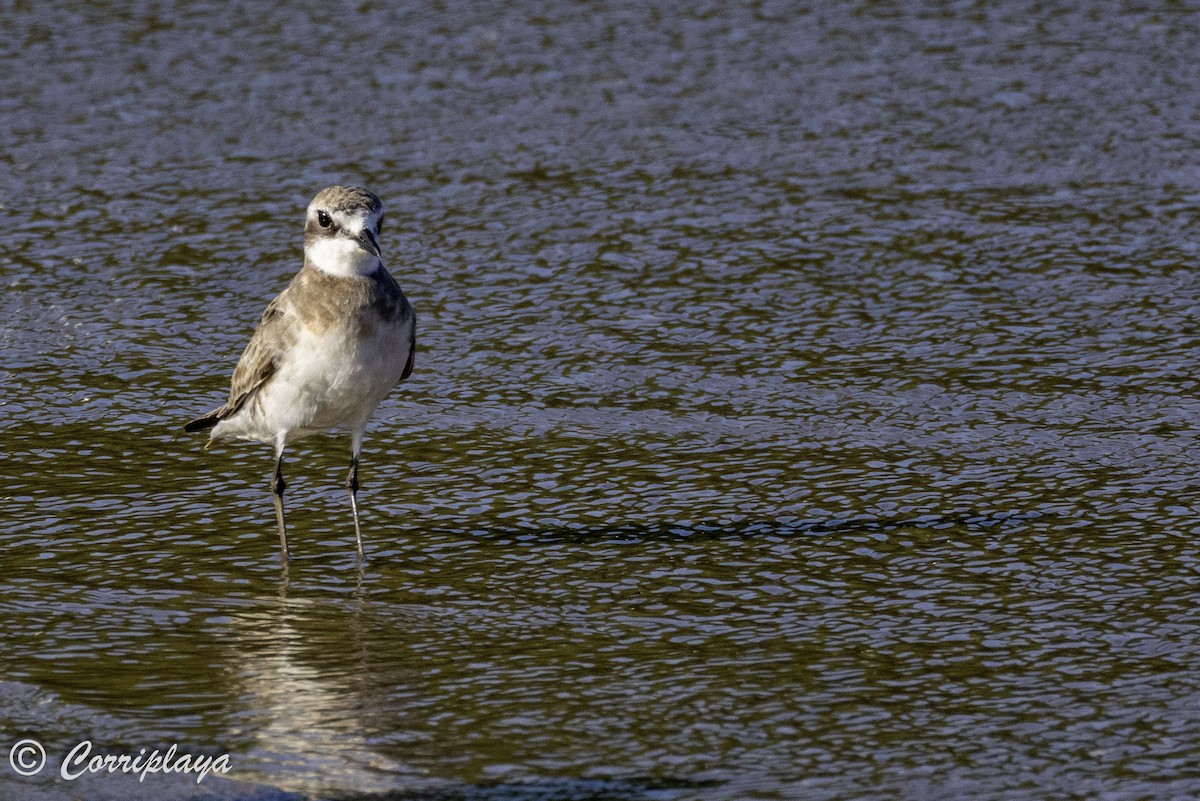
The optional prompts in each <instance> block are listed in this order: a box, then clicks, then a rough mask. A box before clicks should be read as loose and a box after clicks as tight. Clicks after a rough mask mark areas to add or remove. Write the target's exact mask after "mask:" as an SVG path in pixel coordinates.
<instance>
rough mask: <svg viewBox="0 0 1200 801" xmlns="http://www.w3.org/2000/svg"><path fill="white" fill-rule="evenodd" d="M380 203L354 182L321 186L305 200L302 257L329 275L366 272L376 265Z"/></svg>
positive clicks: (377, 267) (378, 260)
mask: <svg viewBox="0 0 1200 801" xmlns="http://www.w3.org/2000/svg"><path fill="white" fill-rule="evenodd" d="M382 226H383V204H382V203H380V202H379V198H377V197H375V195H373V194H371V193H370V192H368V191H367V190H365V189H362V188H361V187H357V186H331V187H329V188H328V189H322V190H321V191H320V192H318V193H317V196H316V197H314V198H313V199H312V202H311V203H309V204H308V215H307V218H306V220H305V223H304V257H305V259H306V260H307V261H309V262H311V263H312V265H313V266H314V267H316V268H317V269H319V270H322V271H323V272H326V273H329V274H331V275H339V276H343V277H351V276H357V275H370V274H371V273H373V272H375V271H376V270H377V269H379V267H380V265H381V264H382V262H381V261H380V256H381V252H380V250H379V230H380V228H381V227H382Z"/></svg>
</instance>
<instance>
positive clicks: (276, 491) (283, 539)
mask: <svg viewBox="0 0 1200 801" xmlns="http://www.w3.org/2000/svg"><path fill="white" fill-rule="evenodd" d="M286 488H287V483H286V482H285V481H284V480H283V451H282V449H281V450H280V452H279V454H278V455H277V456H276V457H275V475H274V476H273V477H272V478H271V493H272V497H273V498H274V499H275V521H276V522H277V523H279V556H280V558H281V559H282V560H283V563H284V564H285V565H286V564H287V563H288V560H289V559H291V557H290V556H289V555H288V546H287V526H286V525H284V522H283V491H284V489H286Z"/></svg>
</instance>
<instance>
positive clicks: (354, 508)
mask: <svg viewBox="0 0 1200 801" xmlns="http://www.w3.org/2000/svg"><path fill="white" fill-rule="evenodd" d="M346 488H347V489H348V490H350V511H351V512H352V513H353V514H354V539H355V540H356V541H357V542H358V558H359V559H361V558H362V557H363V544H362V529H361V528H360V527H359V525H358V498H357V493H358V454H357V453H355V454H352V455H351V456H350V475H348V476H347V477H346Z"/></svg>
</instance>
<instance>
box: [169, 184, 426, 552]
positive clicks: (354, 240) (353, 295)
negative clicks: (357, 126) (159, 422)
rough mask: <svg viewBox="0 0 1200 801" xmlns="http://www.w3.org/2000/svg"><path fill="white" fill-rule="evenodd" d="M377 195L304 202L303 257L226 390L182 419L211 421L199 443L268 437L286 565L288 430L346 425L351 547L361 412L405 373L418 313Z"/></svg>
mask: <svg viewBox="0 0 1200 801" xmlns="http://www.w3.org/2000/svg"><path fill="white" fill-rule="evenodd" d="M383 217H384V215H383V204H382V202H380V200H379V198H378V197H376V196H375V195H374V194H372V193H371V192H369V191H367V190H366V189H363V188H362V187H358V186H331V187H328V188H326V189H322V190H321V191H320V192H318V193H317V195H316V196H315V197H314V198H313V199H312V202H311V203H309V204H308V208H307V210H306V213H305V222H304V265H303V266H302V267H301V268H300V271H299V272H298V273H296V275H295V276H294V277H293V278H292V280H291V283H289V284H288V286H287V288H286V289H284V290H283V292H281V293H280V294H279V295H278V296H277V297H276V298H275V299H274V300H272V301H271V302H270V303H268V304H267V308H266V310H265V311H263V314H262V318H261V319H260V320H259V323H258V327H257V328H256V329H255V331H254V334H253V335H252V336H251V337H250V342H249V343H248V344H247V345H246V349H245V351H243V353H242V356H241V359H240V360H239V361H238V363H237V366H236V367H235V368H234V370H233V377H232V380H231V381H230V387H229V399H228V400H226V401H225V403H223V404H222V405H220V406H218V407H217V408H216V409H213V410H212V411H211V412H209V413H207V414H205V415H203V416H201V417H198V418H196V419H195V420H192V421H191V422H189V423H187V424H186V425H185V426H184V430H185V431H187V432H200V431H208V432H209V439H208V442H207V443H206V444H205V446H204V449H205V450H208V449H209V448H211V447H212V446H213V445H215V444H217V443H220V442H222V441H225V440H248V441H251V442H261V443H267V444H270V445H274V446H275V471H274V474H273V475H272V477H271V481H270V488H271V494H272V500H273V502H274V505H275V520H276V523H277V525H278V528H279V547H280V552H281V559H282V561H283V564H284V567H285V568H286V566H287V563H288V561H289V560H290V558H291V555H290V553H289V551H288V541H287V524H286V522H285V519H284V510H283V493H284V489H285V488H286V486H287V485H286V483H285V482H284V478H283V454H284V450H285V448H286V447H287V446H288V445H290V444H291V443H292V442H295V441H296V440H298V439H300V438H301V437H306V436H309V435H310V434H316V433H321V432H325V431H330V430H336V431H348V432H349V434H350V473H349V475H348V476H347V477H346V488H347V489H348V490H349V493H350V510H351V513H352V515H353V517H354V536H355V540H356V543H357V545H358V556H359V559H360V560H361V559H362V558H363V556H364V554H363V540H362V527H361V525H360V523H359V516H358V498H357V495H358V489H359V483H358V462H359V455H360V454H361V452H362V445H363V437H364V435H365V432H366V427H367V422H368V421H369V420H370V418H371V415H372V414H373V413H374V412H375V408H376V407H377V406H378V405H379V403H380V401H382V400H383V399H384V398H385V397H386V396H387V395H388V393H390V392H391V391H392V389H393V388H394V387H395V386H396V385H397V384H398V383H400V382H401V381H403V380H404V379H406V378H408V377H409V375H411V374H412V369H413V357H414V355H415V353H416V330H417V329H416V316H415V315H414V313H413V309H412V306H411V305H410V304H409V302H408V298H407V297H405V295H404V292H403V291H402V290H401V289H400V285H399V284H398V283H397V282H396V279H394V278H393V277H392V275H391V273H389V272H388V271H387V268H386V267H384V265H383V255H382V251H381V249H380V247H379V235H380V230H381V229H382V227H383Z"/></svg>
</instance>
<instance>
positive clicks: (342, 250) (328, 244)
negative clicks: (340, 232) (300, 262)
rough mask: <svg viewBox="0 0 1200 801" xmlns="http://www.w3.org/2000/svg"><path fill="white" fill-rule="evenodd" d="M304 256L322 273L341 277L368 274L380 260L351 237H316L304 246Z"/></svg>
mask: <svg viewBox="0 0 1200 801" xmlns="http://www.w3.org/2000/svg"><path fill="white" fill-rule="evenodd" d="M304 257H305V258H306V259H308V261H310V262H312V265H313V266H314V267H316V268H317V269H318V270H320V271H321V272H323V273H329V274H330V275H337V276H341V277H343V278H353V277H354V276H359V275H370V274H371V273H373V272H375V271H376V270H378V269H379V266H380V264H382V262H380V261H379V259H377V258H375V257H374V256H372V255H371V254H370V253H367V252H366V251H365V250H363V249H362V248H361V247H359V246H358V243H357V242H355V241H353V240H351V239H343V238H341V237H335V238H331V239H318V240H317V241H316V242H313V243H312V244H311V245H309V246H308V247H306V248H304Z"/></svg>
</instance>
